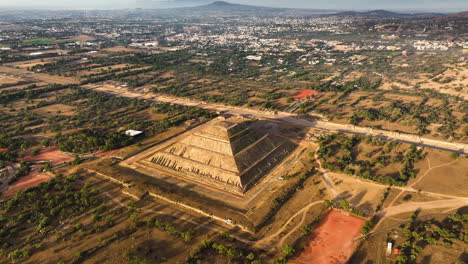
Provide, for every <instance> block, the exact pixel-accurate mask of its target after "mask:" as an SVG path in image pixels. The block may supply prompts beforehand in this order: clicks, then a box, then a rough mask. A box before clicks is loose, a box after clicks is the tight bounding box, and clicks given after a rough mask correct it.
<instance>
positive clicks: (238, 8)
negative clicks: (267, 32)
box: [135, 0, 336, 17]
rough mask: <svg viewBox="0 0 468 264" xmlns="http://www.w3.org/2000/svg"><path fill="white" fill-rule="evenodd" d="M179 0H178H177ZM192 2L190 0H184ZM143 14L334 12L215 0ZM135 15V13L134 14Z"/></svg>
mask: <svg viewBox="0 0 468 264" xmlns="http://www.w3.org/2000/svg"><path fill="white" fill-rule="evenodd" d="M179 1H180V0H179ZM186 1H187V2H190V3H193V2H192V0H186ZM197 1H202V0H197ZM143 13H144V15H147V16H150V15H154V16H158V15H159V16H243V17H245V16H258V17H273V16H317V15H323V14H332V13H336V11H334V10H315V9H294V8H276V7H265V6H253V5H243V4H234V3H229V2H226V1H215V2H211V3H208V4H205V5H198V6H191V7H177V8H165V9H145V10H144V11H143ZM135 15H136V14H135Z"/></svg>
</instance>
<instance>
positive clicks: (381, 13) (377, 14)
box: [334, 9, 443, 18]
mask: <svg viewBox="0 0 468 264" xmlns="http://www.w3.org/2000/svg"><path fill="white" fill-rule="evenodd" d="M334 15H336V16H360V17H374V18H418V17H419V18H427V17H435V16H442V15H443V14H438V13H397V12H392V11H388V10H382V9H379V10H370V11H363V12H358V11H345V12H339V13H336V14H334Z"/></svg>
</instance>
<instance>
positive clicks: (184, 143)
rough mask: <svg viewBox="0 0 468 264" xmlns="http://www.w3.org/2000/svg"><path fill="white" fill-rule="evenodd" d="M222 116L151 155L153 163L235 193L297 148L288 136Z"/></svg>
mask: <svg viewBox="0 0 468 264" xmlns="http://www.w3.org/2000/svg"><path fill="white" fill-rule="evenodd" d="M250 125H251V122H232V121H226V120H222V121H221V120H219V121H217V122H215V123H214V124H213V123H209V124H207V125H205V127H204V128H203V129H201V130H199V131H197V132H194V133H191V134H189V133H187V134H189V135H188V136H187V137H185V138H183V139H182V140H180V141H177V142H174V143H173V144H171V145H169V146H167V147H165V148H163V149H161V150H159V151H158V152H156V153H154V154H152V155H151V156H150V157H148V158H147V161H149V164H151V166H153V167H155V168H157V169H159V170H162V171H166V172H169V173H171V174H176V175H178V176H182V177H185V178H188V179H190V180H193V181H197V182H200V183H202V184H205V185H209V186H212V187H215V188H217V189H221V190H224V191H228V192H231V193H237V194H243V193H245V192H246V191H247V190H248V189H249V188H250V187H252V186H253V185H255V184H256V183H257V182H258V181H259V180H260V179H261V178H262V177H263V176H264V175H266V174H267V173H268V172H269V171H271V169H273V168H274V167H275V166H276V165H278V164H279V163H280V162H281V161H282V160H283V159H284V158H285V157H287V156H288V155H289V154H290V153H291V152H292V151H293V150H294V148H295V145H294V144H293V143H292V142H290V141H288V140H285V139H282V138H279V137H276V136H272V135H269V134H263V133H260V132H258V131H255V130H253V129H251V128H250Z"/></svg>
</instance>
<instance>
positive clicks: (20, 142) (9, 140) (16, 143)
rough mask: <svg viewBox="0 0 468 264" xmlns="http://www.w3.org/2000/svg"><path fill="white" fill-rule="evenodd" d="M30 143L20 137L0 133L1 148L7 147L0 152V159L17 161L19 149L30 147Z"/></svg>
mask: <svg viewBox="0 0 468 264" xmlns="http://www.w3.org/2000/svg"><path fill="white" fill-rule="evenodd" d="M28 146H29V144H28V143H27V142H26V140H24V139H23V138H20V137H11V136H9V135H7V134H3V133H0V149H7V150H4V151H1V152H0V160H3V161H16V158H17V157H18V151H20V150H24V149H26V148H28Z"/></svg>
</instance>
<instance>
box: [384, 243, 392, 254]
mask: <svg viewBox="0 0 468 264" xmlns="http://www.w3.org/2000/svg"><path fill="white" fill-rule="evenodd" d="M392 248H393V243H392V242H388V243H387V250H386V252H385V254H386V255H387V256H389V255H390V254H391V253H392Z"/></svg>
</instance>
